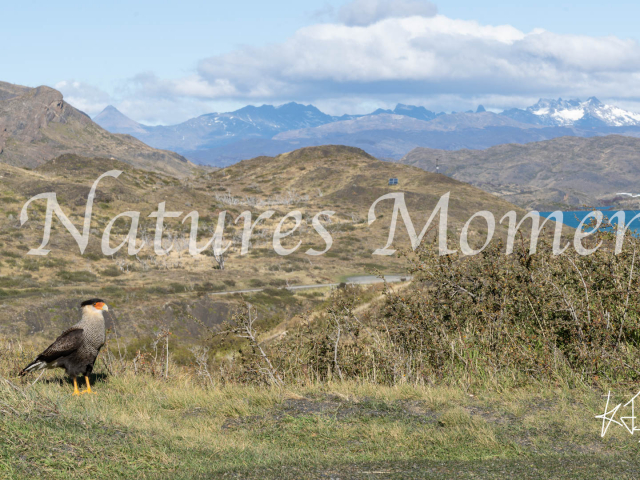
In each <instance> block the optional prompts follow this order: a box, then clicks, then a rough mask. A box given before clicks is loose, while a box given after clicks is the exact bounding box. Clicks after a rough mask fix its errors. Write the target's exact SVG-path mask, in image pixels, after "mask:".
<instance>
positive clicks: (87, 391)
mask: <svg viewBox="0 0 640 480" xmlns="http://www.w3.org/2000/svg"><path fill="white" fill-rule="evenodd" d="M84 379H85V381H86V382H87V389H86V390H85V391H84V392H82V393H93V394H94V395H95V393H96V392H94V391H93V390H91V384H90V383H89V377H87V376H86V375H85V376H84Z"/></svg>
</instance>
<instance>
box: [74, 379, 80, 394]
mask: <svg viewBox="0 0 640 480" xmlns="http://www.w3.org/2000/svg"><path fill="white" fill-rule="evenodd" d="M73 395H80V390H78V380H76V377H73Z"/></svg>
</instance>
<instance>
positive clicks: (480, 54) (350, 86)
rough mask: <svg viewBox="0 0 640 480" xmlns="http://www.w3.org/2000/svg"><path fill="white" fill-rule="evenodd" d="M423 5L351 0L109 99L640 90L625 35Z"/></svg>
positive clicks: (414, 97) (340, 98)
mask: <svg viewBox="0 0 640 480" xmlns="http://www.w3.org/2000/svg"><path fill="white" fill-rule="evenodd" d="M365 3H366V4H367V5H369V6H370V8H369V7H367V8H368V9H367V8H364V7H363V6H362V5H365ZM429 5H430V4H429V3H427V2H422V1H413V0H398V1H394V2H385V1H383V0H376V1H373V2H371V1H368V2H364V3H362V4H361V3H360V0H355V1H354V2H352V3H350V4H349V5H347V6H345V7H344V8H343V9H342V10H341V11H340V12H339V13H338V14H337V17H338V18H340V19H341V22H337V21H336V22H334V23H319V24H315V25H311V26H308V27H305V28H302V29H300V30H298V31H297V32H296V33H295V34H294V35H292V36H291V37H289V38H288V39H287V40H285V41H284V42H282V43H278V44H273V45H268V46H265V47H259V48H256V47H242V48H238V49H236V50H233V51H231V52H229V53H227V54H224V55H218V56H214V57H210V58H206V59H203V60H202V61H201V62H200V63H199V65H198V68H197V70H196V71H195V72H194V73H192V74H190V75H188V76H185V77H183V78H178V79H162V78H158V77H156V76H155V75H152V74H141V75H138V76H137V77H135V78H134V79H131V80H129V81H128V82H127V88H125V89H124V90H122V91H120V92H119V99H120V101H121V102H124V101H127V102H129V105H130V106H131V111H132V112H133V111H135V112H137V115H136V116H134V117H133V118H135V119H137V120H140V119H142V118H146V119H148V118H155V119H157V121H159V122H163V123H167V122H172V121H177V119H176V117H179V119H183V118H184V117H183V115H184V114H186V113H187V112H196V111H198V112H199V113H204V112H205V111H206V110H204V109H205V108H207V107H209V106H210V105H212V104H220V102H221V103H223V104H226V105H229V104H243V103H252V104H260V103H281V102H286V101H292V100H293V101H299V102H305V103H315V104H318V105H325V106H327V107H329V110H330V111H331V113H341V112H339V108H340V104H341V103H344V104H345V109H344V111H349V110H351V113H355V112H353V110H358V109H361V110H360V111H359V112H358V113H363V112H364V111H367V110H368V107H369V106H370V105H371V104H372V103H376V102H377V103H378V104H379V105H380V106H387V105H392V104H393V103H395V102H402V103H414V104H419V105H424V106H426V107H427V108H430V109H432V110H438V111H440V110H457V111H460V110H467V109H471V108H475V107H474V105H477V103H482V104H484V105H485V107H487V108H494V109H495V108H499V107H500V108H501V107H512V106H526V105H527V104H528V103H524V104H516V103H515V102H517V101H519V100H523V99H537V98H538V97H543V96H544V97H552V96H553V97H557V96H562V97H565V98H575V97H583V98H584V97H588V96H592V95H595V96H598V97H601V98H603V99H606V98H619V99H625V98H628V99H632V98H635V99H637V98H640V45H639V44H638V43H637V42H635V41H633V40H623V39H619V38H617V37H613V36H609V37H589V36H580V35H564V34H556V33H553V32H547V31H544V30H539V29H538V30H533V31H531V32H523V31H520V30H518V29H516V28H514V27H512V26H509V25H498V26H493V25H483V24H480V23H478V22H475V21H466V20H456V19H451V18H448V17H445V16H443V15H433V13H435V10H429V8H430V7H429ZM359 6H360V7H362V8H359ZM350 12H351V13H350ZM429 15H432V16H429ZM61 88H62V89H63V93H65V94H66V95H69V97H68V100H70V102H71V103H72V104H74V103H73V102H72V101H71V98H73V99H77V103H78V105H77V106H80V108H83V107H82V106H81V105H84V106H85V108H86V109H87V110H88V111H91V109H94V108H97V106H98V105H101V104H102V103H105V102H106V101H107V100H106V99H105V98H104V97H103V96H101V94H100V92H99V91H93V90H91V89H89V88H88V87H86V86H83V85H82V84H81V85H80V86H79V87H74V86H73V85H69V84H66V83H65V85H64V87H61ZM102 93H104V92H102ZM492 101H493V102H495V103H492ZM74 105H75V104H74ZM133 105H136V107H135V109H134V108H133ZM145 105H146V109H147V111H148V113H145ZM159 105H160V106H161V107H160V106H159ZM171 105H173V106H174V107H173V111H174V113H173V119H172V118H170V117H171V116H172V108H171V107H170V106H171Z"/></svg>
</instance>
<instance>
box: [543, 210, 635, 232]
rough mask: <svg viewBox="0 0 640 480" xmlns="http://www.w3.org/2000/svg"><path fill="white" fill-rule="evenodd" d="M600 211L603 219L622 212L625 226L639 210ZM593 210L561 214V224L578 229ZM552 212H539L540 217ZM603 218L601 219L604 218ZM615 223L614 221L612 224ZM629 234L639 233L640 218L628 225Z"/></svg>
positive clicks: (571, 211)
mask: <svg viewBox="0 0 640 480" xmlns="http://www.w3.org/2000/svg"><path fill="white" fill-rule="evenodd" d="M598 210H601V211H602V213H603V215H604V217H607V218H611V217H612V216H613V215H615V214H616V213H618V212H619V211H620V212H624V221H625V224H628V223H629V222H630V221H631V220H632V219H633V217H635V216H636V215H638V214H640V210H609V209H605V208H599V209H598ZM592 211H593V210H570V211H563V212H562V223H564V224H565V225H567V226H568V227H573V228H578V225H580V222H581V221H582V220H583V219H584V218H585V217H586V216H587V215H588V214H589V213H591V212H592ZM552 213H553V212H540V216H542V217H545V218H547V217H549V215H551V214H552ZM604 217H603V218H604ZM551 220H554V219H553V218H552V219H551ZM615 223H616V222H615V221H614V224H615ZM628 231H629V232H631V231H633V232H634V233H640V218H637V219H635V220H634V221H633V223H632V224H631V225H629V230H628Z"/></svg>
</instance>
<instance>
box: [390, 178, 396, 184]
mask: <svg viewBox="0 0 640 480" xmlns="http://www.w3.org/2000/svg"><path fill="white" fill-rule="evenodd" d="M397 184H398V179H397V178H390V179H389V185H397Z"/></svg>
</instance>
